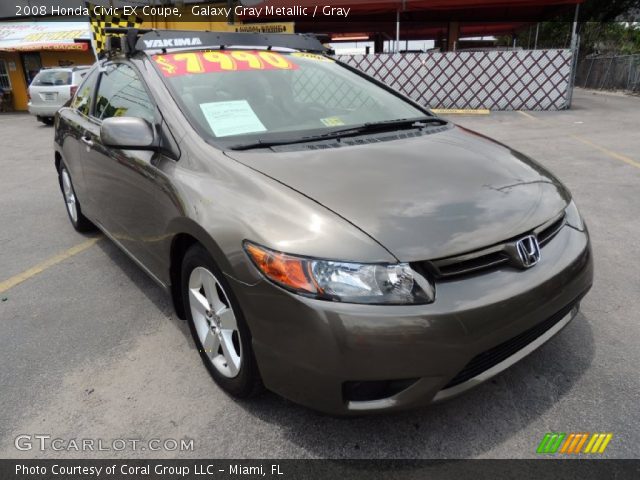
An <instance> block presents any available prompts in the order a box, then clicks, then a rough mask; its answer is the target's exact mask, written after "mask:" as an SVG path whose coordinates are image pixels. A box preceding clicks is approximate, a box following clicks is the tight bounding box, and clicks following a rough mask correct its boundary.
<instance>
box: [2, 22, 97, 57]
mask: <svg viewBox="0 0 640 480" xmlns="http://www.w3.org/2000/svg"><path fill="white" fill-rule="evenodd" d="M90 40H91V27H90V25H89V22H0V51H13V52H16V51H17V52H28V51H34V50H87V49H88V48H89V42H90Z"/></svg>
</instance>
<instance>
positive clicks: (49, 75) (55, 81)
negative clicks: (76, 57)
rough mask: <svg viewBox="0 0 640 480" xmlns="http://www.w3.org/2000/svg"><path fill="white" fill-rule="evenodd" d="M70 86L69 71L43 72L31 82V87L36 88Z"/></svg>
mask: <svg viewBox="0 0 640 480" xmlns="http://www.w3.org/2000/svg"><path fill="white" fill-rule="evenodd" d="M70 84H71V72H70V71H69V70H41V71H40V73H38V74H37V75H36V78H34V79H33V82H31V85H35V86H36V87H57V86H59V85H70Z"/></svg>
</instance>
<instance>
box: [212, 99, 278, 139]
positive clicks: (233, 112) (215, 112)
mask: <svg viewBox="0 0 640 480" xmlns="http://www.w3.org/2000/svg"><path fill="white" fill-rule="evenodd" d="M200 109H201V110H202V113H203V114H204V117H205V118H206V119H207V122H209V126H210V127H211V130H212V131H213V134H214V135H215V136H216V137H226V136H229V135H241V134H243V133H255V132H265V131H266V130H267V129H266V128H265V127H264V125H263V124H262V122H261V121H260V119H259V118H258V116H257V115H256V114H255V112H254V111H253V109H252V108H251V106H250V105H249V102H247V101H246V100H233V101H230V102H211V103H201V104H200Z"/></svg>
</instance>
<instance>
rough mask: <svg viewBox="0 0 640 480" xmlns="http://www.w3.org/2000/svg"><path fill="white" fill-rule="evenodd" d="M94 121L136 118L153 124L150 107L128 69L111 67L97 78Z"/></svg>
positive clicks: (118, 65) (119, 66)
mask: <svg viewBox="0 0 640 480" xmlns="http://www.w3.org/2000/svg"><path fill="white" fill-rule="evenodd" d="M94 115H95V117H96V118H98V119H100V120H104V119H105V118H110V117H125V116H126V117H137V118H143V119H145V120H147V121H148V122H149V123H153V122H154V116H155V115H154V110H153V104H152V102H151V100H150V99H149V96H148V95H147V91H146V90H145V89H144V85H143V84H142V82H141V81H140V79H139V78H138V75H137V73H136V72H135V70H134V69H133V68H131V67H130V66H129V65H126V64H123V63H116V64H111V65H108V66H107V67H106V72H104V73H103V74H102V75H101V77H100V83H99V85H98V94H97V96H96V104H95V113H94Z"/></svg>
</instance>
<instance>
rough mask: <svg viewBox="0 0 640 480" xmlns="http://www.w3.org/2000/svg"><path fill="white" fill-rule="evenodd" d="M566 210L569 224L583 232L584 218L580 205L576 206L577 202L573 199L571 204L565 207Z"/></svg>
mask: <svg viewBox="0 0 640 480" xmlns="http://www.w3.org/2000/svg"><path fill="white" fill-rule="evenodd" d="M564 212H565V219H566V221H567V224H569V226H571V227H573V228H575V229H576V230H580V231H581V232H582V231H584V229H585V226H584V220H582V216H581V215H580V212H579V211H578V207H576V204H575V202H574V201H573V200H571V202H570V203H569V205H567V208H565V210H564Z"/></svg>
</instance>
